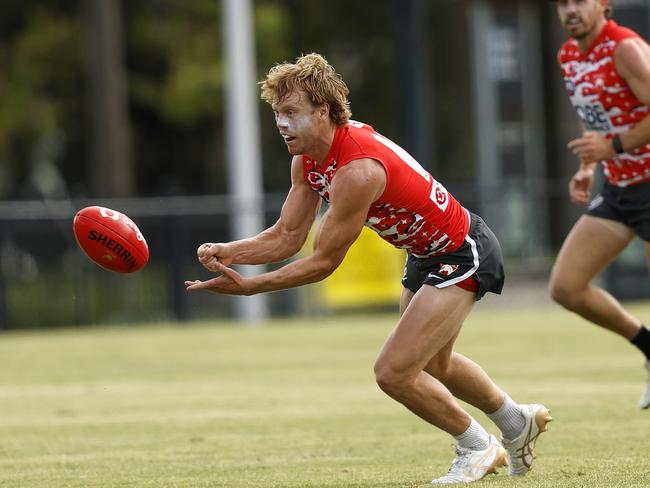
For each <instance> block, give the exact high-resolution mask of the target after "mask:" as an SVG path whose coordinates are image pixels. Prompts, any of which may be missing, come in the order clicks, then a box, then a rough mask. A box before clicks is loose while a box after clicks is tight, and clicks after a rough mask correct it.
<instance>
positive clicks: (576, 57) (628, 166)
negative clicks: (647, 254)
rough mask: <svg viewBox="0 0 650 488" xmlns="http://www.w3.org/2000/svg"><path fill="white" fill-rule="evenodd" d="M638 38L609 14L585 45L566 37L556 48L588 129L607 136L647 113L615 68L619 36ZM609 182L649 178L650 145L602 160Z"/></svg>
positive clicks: (569, 88) (572, 98) (649, 179)
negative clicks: (583, 47) (583, 49)
mask: <svg viewBox="0 0 650 488" xmlns="http://www.w3.org/2000/svg"><path fill="white" fill-rule="evenodd" d="M631 37H635V38H639V35H638V34H636V33H635V32H634V31H632V30H630V29H626V28H624V27H620V26H619V25H617V24H616V22H614V21H613V20H610V21H609V22H608V23H607V25H606V26H605V28H604V29H603V31H602V32H601V34H600V36H598V38H597V39H596V40H595V41H594V43H593V44H592V45H591V47H590V48H589V50H588V51H587V52H586V53H584V54H581V53H580V50H579V49H578V43H577V42H576V41H575V39H570V40H569V41H567V42H566V43H565V44H564V45H563V46H562V47H561V48H560V51H559V53H558V61H559V63H560V67H561V68H562V73H563V76H564V82H565V84H566V89H567V91H568V93H569V98H570V99H571V103H572V104H573V106H574V107H575V108H576V110H577V111H578V115H579V116H580V118H581V119H582V121H583V122H584V124H585V126H586V128H587V129H588V130H594V131H598V132H601V133H603V134H606V135H608V136H612V135H614V134H621V133H623V132H627V131H628V130H630V129H631V128H632V127H634V126H635V125H636V124H638V123H639V122H640V121H641V120H643V119H644V118H645V117H647V116H648V115H649V114H650V110H649V109H648V107H646V106H645V105H642V104H641V102H639V100H637V98H636V96H635V95H634V93H633V92H632V90H630V87H629V86H628V85H627V83H626V82H625V80H624V79H623V78H621V76H620V75H619V74H618V72H617V71H616V65H615V63H614V51H615V50H616V47H617V46H618V44H619V43H620V42H621V41H622V40H623V39H628V38H631ZM603 164H604V168H605V175H606V176H607V179H608V180H609V182H610V183H612V184H615V185H618V186H627V185H631V184H634V183H641V182H643V181H650V145H647V146H644V147H642V148H640V149H636V150H634V151H632V152H631V153H630V154H621V155H620V156H617V157H616V158H614V159H611V160H608V161H603Z"/></svg>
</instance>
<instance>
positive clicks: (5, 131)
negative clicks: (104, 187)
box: [0, 1, 83, 198]
mask: <svg viewBox="0 0 650 488" xmlns="http://www.w3.org/2000/svg"><path fill="white" fill-rule="evenodd" d="M75 3H76V2H74V1H58V2H51V3H50V4H49V5H48V6H47V7H46V6H44V5H43V4H42V2H37V1H22V2H19V1H15V2H10V1H8V2H3V7H2V10H3V15H2V16H0V197H4V198H9V197H17V196H19V189H20V188H21V187H23V186H24V184H25V182H26V181H27V180H28V178H29V175H30V171H31V169H32V167H33V165H34V164H35V159H36V158H37V154H36V153H37V152H38V149H37V148H38V147H39V146H42V144H41V142H42V141H44V140H47V141H50V142H49V143H48V145H49V146H50V147H56V148H58V149H57V151H55V152H56V154H50V156H51V157H54V158H55V159H56V162H57V163H58V165H59V168H60V169H61V170H62V171H63V172H64V174H66V173H67V174H68V175H70V173H71V172H72V171H76V172H79V169H80V168H78V167H74V168H72V167H70V165H68V164H66V163H65V162H64V158H62V157H61V153H62V152H63V153H67V154H69V152H70V151H71V150H72V151H74V149H75V148H76V147H78V146H79V145H80V144H81V128H82V126H83V123H82V114H83V99H80V97H79V93H81V92H82V89H81V86H82V85H81V83H82V78H83V76H82V57H83V56H82V49H81V46H83V30H82V28H81V24H80V22H79V19H78V17H77V15H76V12H75V9H74V8H73V7H74V6H75ZM82 172H83V171H82ZM26 196H28V195H26Z"/></svg>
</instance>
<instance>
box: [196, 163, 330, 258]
mask: <svg viewBox="0 0 650 488" xmlns="http://www.w3.org/2000/svg"><path fill="white" fill-rule="evenodd" d="M320 202H321V199H320V196H319V195H318V193H316V192H315V191H314V190H312V188H311V187H310V186H309V185H308V184H307V182H306V181H305V179H304V177H303V170H302V157H301V156H296V157H294V158H293V160H292V162H291V189H290V190H289V194H288V195H287V198H286V200H285V202H284V205H283V206H282V211H281V212H280V218H279V219H278V221H277V222H276V223H275V224H273V226H271V227H269V228H268V229H266V230H264V231H263V232H261V233H259V234H258V235H256V236H254V237H251V238H248V239H242V240H238V241H233V242H228V243H211V242H208V243H205V244H202V245H201V246H200V247H199V249H198V251H197V256H198V258H199V261H200V262H201V264H203V266H205V267H206V268H207V269H209V270H210V271H218V268H217V267H216V265H215V263H217V262H221V263H223V264H226V265H228V264H266V263H273V262H277V261H282V260H284V259H287V258H289V257H291V256H293V255H294V254H296V253H297V252H298V251H299V250H300V249H301V248H302V246H303V244H304V243H305V240H306V239H307V235H308V234H309V229H311V226H312V224H313V223H314V219H315V218H316V215H317V214H318V210H319V208H320Z"/></svg>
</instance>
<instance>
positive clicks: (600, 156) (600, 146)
mask: <svg viewBox="0 0 650 488" xmlns="http://www.w3.org/2000/svg"><path fill="white" fill-rule="evenodd" d="M567 147H568V148H569V149H570V150H571V151H573V154H575V155H576V156H578V157H579V158H580V159H582V160H583V161H590V162H598V161H603V160H606V159H612V158H613V157H614V156H616V153H615V152H614V147H613V146H612V141H611V140H610V139H608V138H606V137H605V136H604V135H602V134H601V133H600V132H594V131H586V132H584V133H583V134H582V137H579V138H578V139H574V140H572V141H571V142H569V144H568V145H567Z"/></svg>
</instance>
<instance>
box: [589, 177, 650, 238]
mask: <svg viewBox="0 0 650 488" xmlns="http://www.w3.org/2000/svg"><path fill="white" fill-rule="evenodd" d="M587 215H591V216H592V217H600V218H603V219H608V220H615V221H616V222H620V223H622V224H624V225H626V226H628V227H630V228H631V229H633V230H634V232H636V234H637V235H638V236H639V237H640V238H641V239H643V240H644V241H646V242H650V182H644V183H638V184H636V185H630V186H626V187H620V186H616V185H612V184H610V183H605V184H604V185H603V189H602V191H601V192H600V193H599V194H598V195H596V196H595V197H594V199H593V200H592V201H591V202H590V203H589V205H588V206H587Z"/></svg>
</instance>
